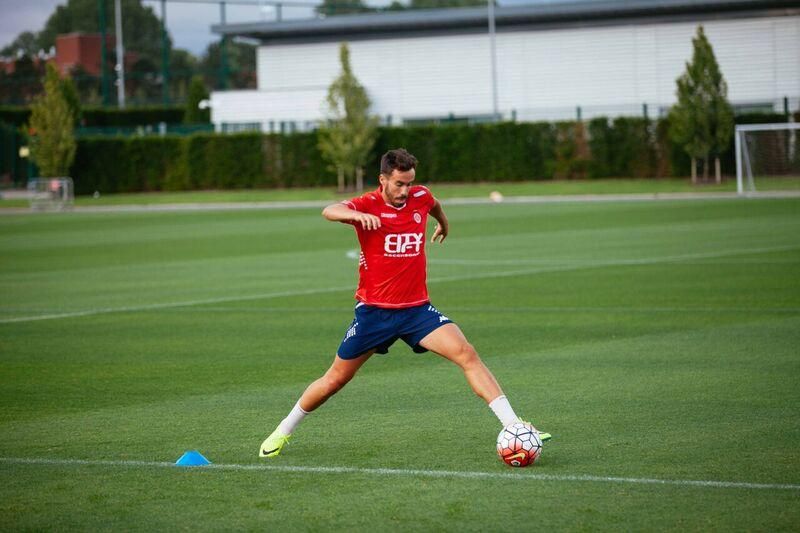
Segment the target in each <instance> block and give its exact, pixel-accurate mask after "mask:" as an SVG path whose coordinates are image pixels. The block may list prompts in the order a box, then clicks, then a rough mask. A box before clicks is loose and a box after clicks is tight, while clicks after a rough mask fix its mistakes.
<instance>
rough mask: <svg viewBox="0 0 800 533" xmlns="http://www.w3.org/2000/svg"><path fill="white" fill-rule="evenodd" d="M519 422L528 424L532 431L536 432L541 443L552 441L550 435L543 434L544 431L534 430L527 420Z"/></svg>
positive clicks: (534, 427)
mask: <svg viewBox="0 0 800 533" xmlns="http://www.w3.org/2000/svg"><path fill="white" fill-rule="evenodd" d="M520 422H523V423H525V424H528V425H529V426H530V427H532V428H533V429H535V430H536V433H538V434H539V439H541V441H542V442H547V441H549V440H550V439H552V438H553V436H552V435H551V434H550V433H545V432H544V431H539V430H538V429H536V426H534V425H533V424H531V423H530V422H528V421H527V420H520Z"/></svg>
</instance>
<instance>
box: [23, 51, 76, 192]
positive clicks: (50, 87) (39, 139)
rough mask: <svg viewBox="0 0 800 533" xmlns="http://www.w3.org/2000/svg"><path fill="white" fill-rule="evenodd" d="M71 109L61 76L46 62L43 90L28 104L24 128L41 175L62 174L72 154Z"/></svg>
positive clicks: (73, 137)
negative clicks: (29, 107)
mask: <svg viewBox="0 0 800 533" xmlns="http://www.w3.org/2000/svg"><path fill="white" fill-rule="evenodd" d="M73 128H74V123H73V121H72V112H71V110H70V107H69V104H68V102H67V100H66V99H65V98H64V91H63V88H62V82H61V78H60V76H59V75H58V71H57V70H56V68H55V67H54V66H53V65H50V64H48V65H47V73H46V75H45V81H44V94H42V95H40V96H39V97H37V98H36V100H35V101H34V103H33V105H32V106H31V118H30V122H29V126H28V131H29V132H30V133H31V143H30V144H31V159H32V160H33V161H34V162H35V163H36V165H37V166H38V167H39V171H40V172H41V173H42V175H43V176H46V177H56V176H65V175H66V174H67V172H68V171H69V167H70V165H72V161H73V159H74V158H75V146H76V143H75V134H74V131H73Z"/></svg>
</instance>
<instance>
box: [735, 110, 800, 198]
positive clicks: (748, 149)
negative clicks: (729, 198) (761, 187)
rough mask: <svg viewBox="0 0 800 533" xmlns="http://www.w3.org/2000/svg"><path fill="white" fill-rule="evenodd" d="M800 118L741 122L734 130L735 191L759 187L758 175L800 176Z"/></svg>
mask: <svg viewBox="0 0 800 533" xmlns="http://www.w3.org/2000/svg"><path fill="white" fill-rule="evenodd" d="M798 130H800V122H780V123H776V124H738V125H737V126H736V129H735V131H734V147H735V150H736V191H737V192H738V193H739V194H740V195H743V194H746V193H748V192H755V191H756V181H758V179H759V178H777V177H786V178H794V179H798V180H800V145H799V144H800V143H798V141H800V139H799V138H798V137H800V131H798Z"/></svg>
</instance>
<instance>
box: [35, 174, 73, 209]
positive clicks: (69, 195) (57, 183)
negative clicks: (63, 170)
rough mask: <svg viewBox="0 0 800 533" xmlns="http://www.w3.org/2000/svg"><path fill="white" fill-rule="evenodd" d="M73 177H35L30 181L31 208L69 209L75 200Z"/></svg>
mask: <svg viewBox="0 0 800 533" xmlns="http://www.w3.org/2000/svg"><path fill="white" fill-rule="evenodd" d="M74 191H75V188H74V186H73V184H72V178H35V179H32V180H29V181H28V196H29V197H30V202H31V209H36V210H40V211H45V210H59V211H63V210H64V209H69V208H71V207H72V204H73V203H74V201H75V192H74Z"/></svg>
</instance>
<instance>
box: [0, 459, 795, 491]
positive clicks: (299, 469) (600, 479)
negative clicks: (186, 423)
mask: <svg viewBox="0 0 800 533" xmlns="http://www.w3.org/2000/svg"><path fill="white" fill-rule="evenodd" d="M0 463H6V464H26V465H40V466H48V465H49V466H108V467H134V468H136V467H144V468H181V467H177V466H176V465H175V464H174V463H171V462H166V461H135V460H120V461H112V460H99V459H98V460H89V459H48V458H39V457H0ZM194 468H195V469H196V468H199V467H194ZM202 469H204V470H242V471H272V472H286V473H301V474H356V475H370V476H417V477H434V478H461V479H509V480H515V481H567V482H569V481H574V482H597V483H632V484H641V485H677V486H688V487H705V488H722V489H756V490H792V491H800V484H793V483H751V482H740V481H717V480H694V479H656V478H631V477H617V476H592V475H585V474H571V475H570V474H563V475H559V474H541V473H528V472H470V471H455V470H421V469H401V468H361V467H352V466H289V465H271V464H210V465H206V466H204V467H202Z"/></svg>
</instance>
